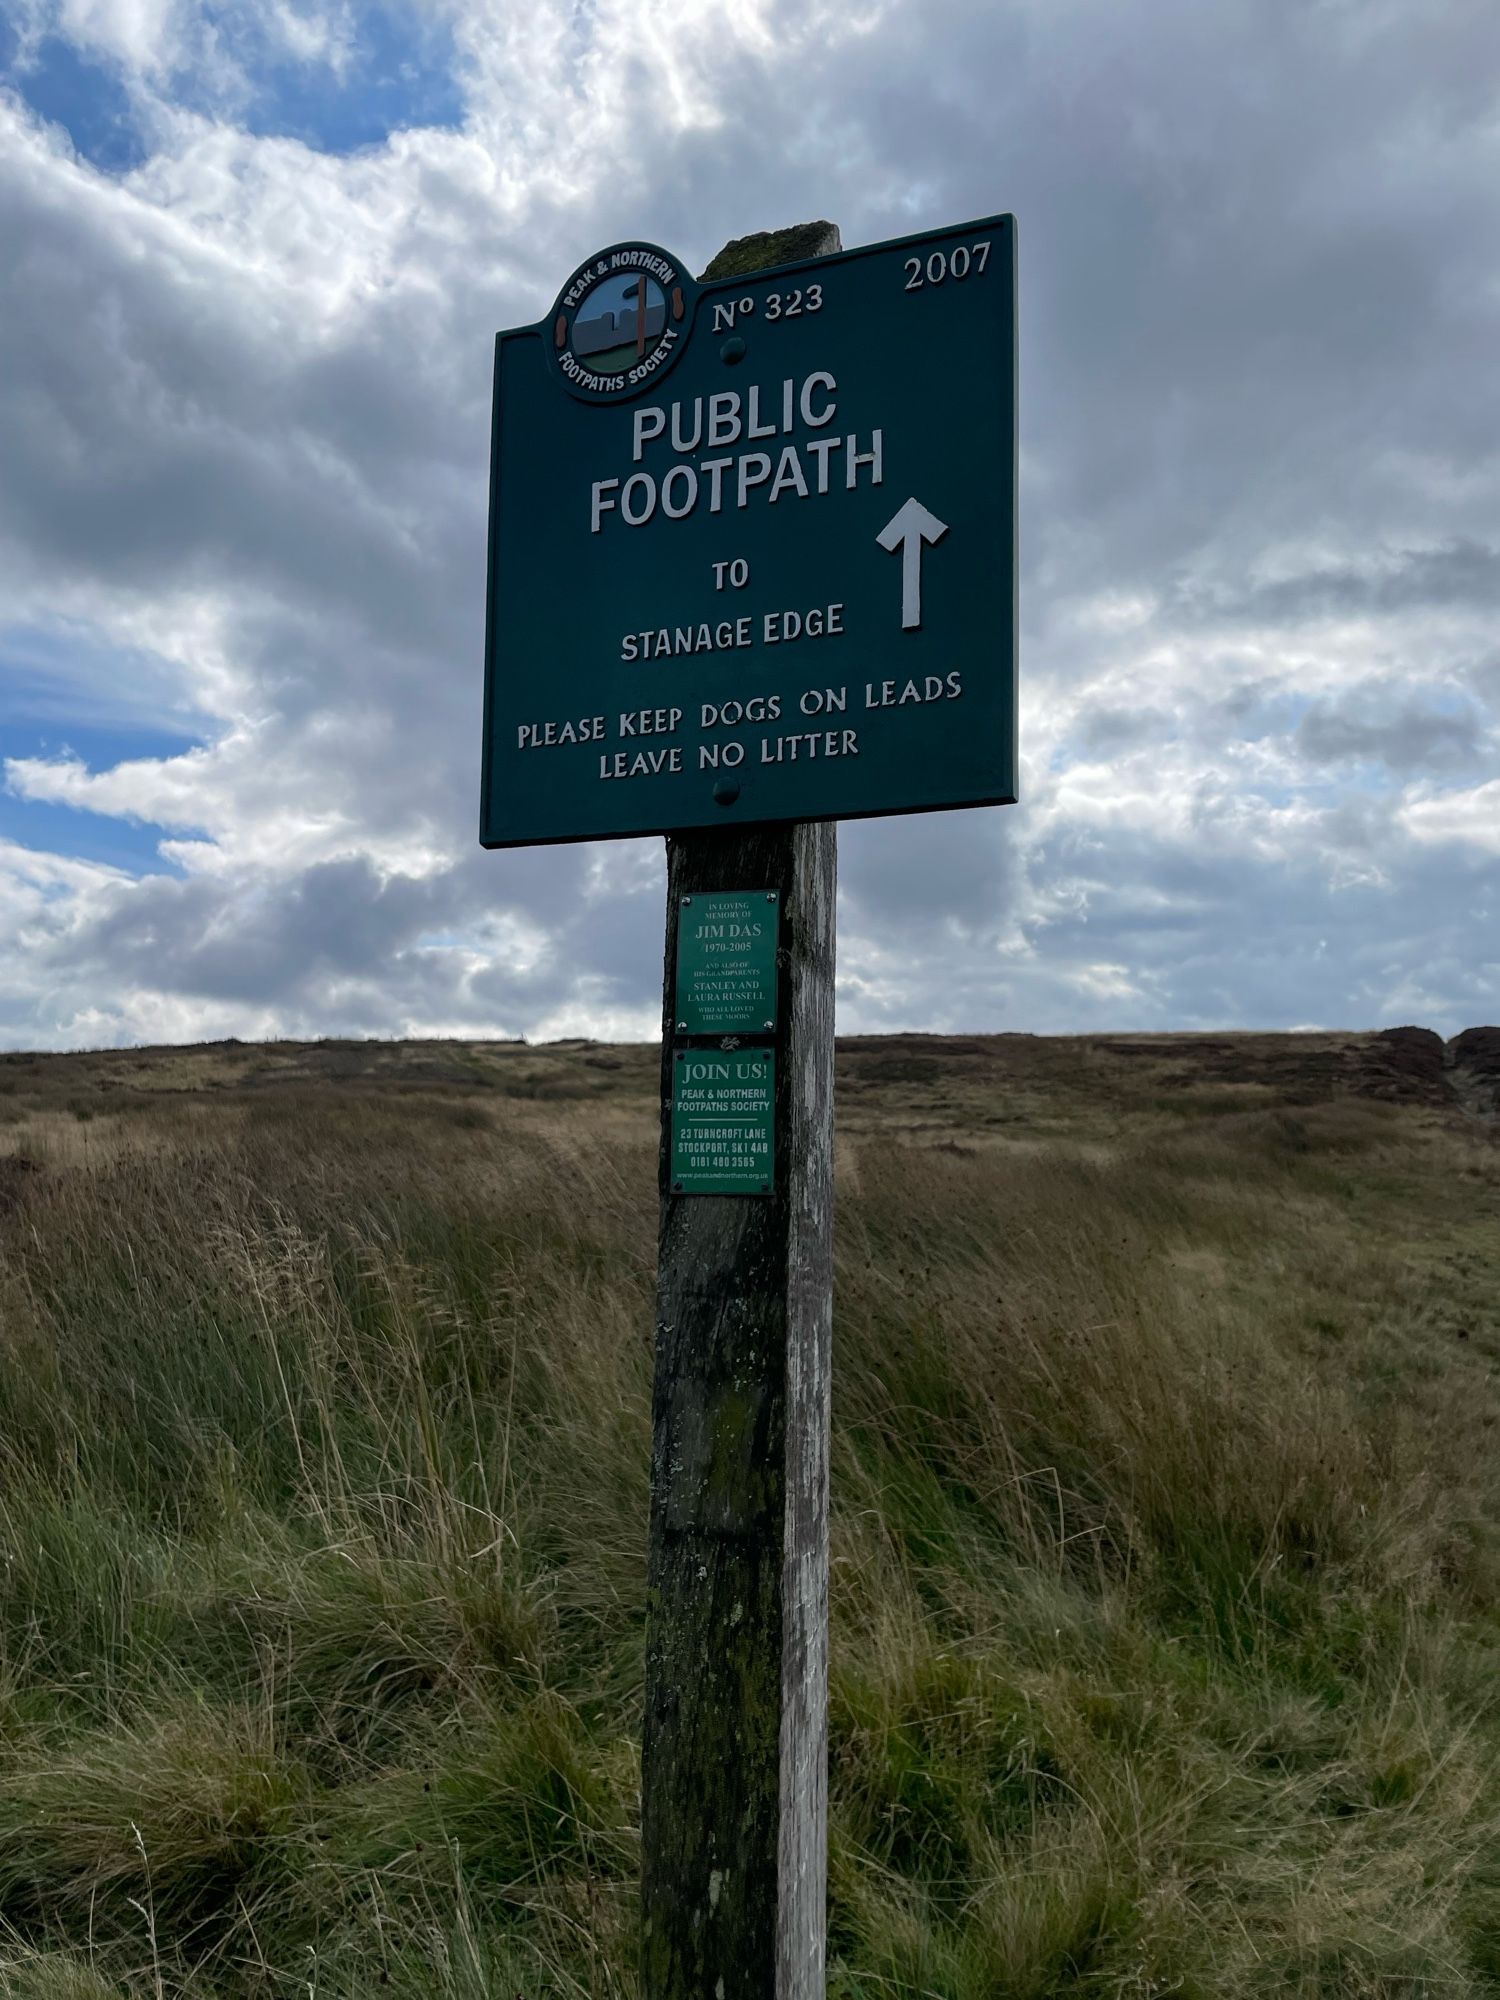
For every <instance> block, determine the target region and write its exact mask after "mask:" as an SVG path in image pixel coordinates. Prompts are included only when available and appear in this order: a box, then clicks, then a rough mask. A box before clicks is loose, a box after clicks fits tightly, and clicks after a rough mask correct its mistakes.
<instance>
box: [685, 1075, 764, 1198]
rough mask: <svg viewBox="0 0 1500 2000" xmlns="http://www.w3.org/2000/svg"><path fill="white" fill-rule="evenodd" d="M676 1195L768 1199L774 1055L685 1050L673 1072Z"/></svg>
mask: <svg viewBox="0 0 1500 2000" xmlns="http://www.w3.org/2000/svg"><path fill="white" fill-rule="evenodd" d="M672 1068H673V1072H674V1076H673V1089H672V1191H673V1193H674V1194H769V1193H770V1192H771V1188H772V1185H773V1181H774V1177H775V1171H774V1161H775V1144H774V1138H775V1112H774V1105H775V1097H776V1058H775V1055H774V1053H773V1051H772V1050H770V1049H701V1050H700V1049H688V1050H682V1051H679V1053H678V1055H677V1058H676V1060H675V1062H674V1063H673V1065H672Z"/></svg>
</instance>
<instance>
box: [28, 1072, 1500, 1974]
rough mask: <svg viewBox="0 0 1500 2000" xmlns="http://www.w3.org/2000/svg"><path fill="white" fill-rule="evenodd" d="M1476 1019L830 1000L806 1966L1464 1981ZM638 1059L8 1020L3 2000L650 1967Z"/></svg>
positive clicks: (1496, 1601)
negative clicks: (1466, 1033) (939, 1033)
mask: <svg viewBox="0 0 1500 2000" xmlns="http://www.w3.org/2000/svg"><path fill="white" fill-rule="evenodd" d="M1496 1040H1497V1042H1500V1037H1497V1038H1496ZM1466 1047H1467V1048H1468V1050H1469V1055H1470V1056H1472V1057H1473V1060H1468V1059H1467V1058H1466V1059H1465V1060H1464V1061H1460V1062H1457V1063H1455V1062H1453V1061H1452V1060H1451V1052H1450V1060H1449V1061H1448V1062H1447V1064H1446V1066H1445V1062H1444V1057H1443V1052H1442V1050H1441V1048H1440V1045H1438V1044H1437V1043H1436V1041H1435V1038H1430V1037H1429V1038H1425V1039H1424V1038H1422V1037H1420V1036H1415V1037H1413V1036H1410V1035H1403V1034H1401V1033H1397V1034H1395V1035H1393V1036H1386V1037H1376V1036H1366V1037H1352V1036H1342V1037H1340V1036H1295V1037H1293V1036H1284V1037H1273V1036H1264V1037H1261V1036H1245V1037H1230V1036H1221V1037H1214V1038H1198V1039H1193V1038H1161V1039H1157V1040H1149V1039H1145V1038H1140V1037H1118V1038H1114V1039H1105V1038H1094V1039H1088V1040H1066V1041H1064V1040H1055V1041H1054V1040H1048V1041H1035V1040H1032V1039H1030V1038H1026V1037H1002V1038H996V1039H993V1040H975V1041H959V1040H935V1039H934V1040H928V1039H925V1038H920V1037H902V1038H888V1039H884V1040H866V1041H854V1042H849V1043H847V1044H845V1045H844V1046H843V1048H842V1050H841V1056H840V1079H839V1120H840V1137H839V1142H838V1202H839V1212H838V1231H839V1237H838V1244H839V1249H838V1260H839V1261H838V1291H837V1303H836V1319H835V1431H836V1435H835V1447H834V1517H835V1518H834V1603H833V1623H834V1635H833V1636H834V1652H833V1670H832V1717H833V1720H832V1800H833V1820H832V1855H831V1867H832V1910H831V1924H832V1951H833V1958H832V1968H831V1977H830V1988H831V1991H832V1992H833V1993H834V1994H835V1995H837V1996H839V2000H855V1996H858V1997H859V2000H887V1996H893V1995H903V1996H905V1995H910V1996H920V1995H932V1996H940V2000H1009V1997H1010V1996H1015V2000H1044V1997H1045V1996H1051V1995H1069V1994H1086V1995H1109V1996H1117V1997H1118V2000H1145V1996H1155V1995H1162V1996H1165V1995H1182V1996H1200V1997H1201V2000H1235V1997H1236V1996H1253V1995H1278V1996H1313V1995H1319V1996H1321V1995H1329V1996H1341V2000H1355V1997H1356V1996H1368V2000H1377V1996H1378V2000H1397V1997H1398V1996H1419V1995H1432V1996H1439V1995H1441V1996H1455V2000H1456V1997H1457V1996H1477V1995H1500V1761H1497V1759H1500V1704H1497V1701H1496V1689H1497V1686H1500V1681H1497V1674H1500V1616H1497V1605H1500V1450H1497V1446H1500V1425H1497V1420H1500V1383H1497V1362H1500V1136H1497V1134H1500V1123H1497V1117H1496V1114H1497V1112H1500V1094H1497V1090H1496V1087H1495V1081H1496V1074H1497V1066H1493V1065H1492V1066H1491V1067H1490V1068H1489V1069H1488V1070H1487V1069H1486V1067H1485V1061H1483V1060H1480V1058H1481V1057H1483V1058H1485V1060H1488V1058H1487V1056H1486V1051H1487V1050H1489V1047H1490V1045H1488V1044H1484V1045H1483V1046H1481V1045H1480V1044H1479V1043H1474V1042H1473V1041H1472V1038H1471V1043H1470V1044H1468V1045H1466ZM1460 1053H1461V1054H1462V1053H1463V1052H1462V1051H1460ZM1491 1053H1493V1051H1491ZM656 1095H657V1079H656V1052H655V1051H654V1050H648V1049H643V1048H622V1049H608V1048H602V1047H593V1046H589V1045H584V1044H564V1045H558V1046H555V1047H549V1048H542V1049H531V1048H526V1047H524V1046H521V1045H496V1044H461V1043H453V1044H441V1045H436V1044H429V1045H404V1046H403V1045H373V1044H372V1045H366V1044H338V1043H323V1044H318V1045H315V1046H301V1045H297V1046H294V1045H277V1046H270V1047H265V1048H259V1047H257V1048H251V1047H240V1046H237V1045H232V1044H231V1045H222V1046H215V1047H211V1048H204V1049H196V1050H158V1051H126V1052H121V1053H118V1054H112V1055H91V1056H72V1057H27V1056H11V1057H0V1994H5V1995H12V1996H26V1997H27V2000H30V1996H37V2000H43V1996H45V2000H105V1996H117V1995H124V1994H131V1995H140V1996H153V2000H164V1996H167V1995H177V1994H186V1995H193V1996H199V2000H202V1996H208V1995H225V1996H250V1995H256V1996H260V1995H265V1996H270V1995H279V1994H285V1995H288V1996H292V1995H299V1996H303V2000H322V1996H327V2000H354V1996H356V1995H358V1996H361V2000H364V1996H369V1995H374V1994H386V1995H389V1996H391V2000H513V1996H515V1995H517V1994H520V1995H524V1996H525V2000H534V1996H538V1995H543V1994H556V1995H583V1994H587V1995H589V1996H591V2000H594V1996H598V2000H606V1996H609V1997H610V2000H612V1996H616V1995H622V1996H626V1995H631V1994H633V1993H634V1992H635V1990H636V1982H635V1973H634V1956H635V1949H634V1936H633V1917H634V1876H635V1869H636V1864H637V1851H636V1841H637V1835H636V1824H637V1808H638V1798H637V1787H638V1773H637V1756H638V1731H639V1714H640V1687H641V1664H642V1648H643V1633H642V1601H643V1567H644V1539H645V1524H646V1511H647V1488H646V1477H647V1449H648V1434H649V1385H650V1366H651V1355H650V1328H651V1312H652V1285H653V1258H654V1241H655V1144H656V1136H655V1103H656Z"/></svg>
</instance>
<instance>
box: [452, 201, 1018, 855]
mask: <svg viewBox="0 0 1500 2000" xmlns="http://www.w3.org/2000/svg"><path fill="white" fill-rule="evenodd" d="M1015 272H1016V235H1015V223H1014V219H1013V218H1012V217H1009V216H990V217H988V218H986V219H984V220H982V221H979V222H975V223H967V224H965V225H964V226H963V227H961V228H956V229H944V230H937V231H933V232H930V233H928V234H925V235H921V236H911V237H905V238H902V239H901V240H899V241H897V242H893V243H881V244H875V245H872V246H870V247H868V248H866V249H862V250H852V251H847V252H845V253H843V254H841V255H838V256H833V257H824V258H818V259H816V260H814V261H812V262H809V263H805V264H794V265H785V266H780V267H778V268H777V269H775V270H774V271H768V272H763V273H761V274H759V275H757V276H752V277H749V278H743V277H741V278H735V279H732V280H724V281H717V282H714V283H712V284H703V285H695V284H694V283H693V282H692V281H691V279H690V278H689V277H688V276H687V275H686V273H685V272H684V271H683V269H682V267H681V265H680V264H679V262H678V260H677V259H675V258H673V257H671V256H669V255H668V253H667V252H665V251H663V250H660V249H658V248H657V247H656V246H654V245H650V244H622V245H617V246H616V247H615V248H614V249H612V250H608V251H605V252H603V253H602V254H601V255H599V256H598V257H595V258H591V259H590V260H589V261H588V262H587V263H585V264H583V265H582V266H580V268H579V269H578V270H577V271H576V272H574V273H573V275H572V277H571V278H570V279H569V280H568V282H567V284H566V285H565V286H564V287H563V289H562V291H561V292H560V293H559V295H558V300H557V304H556V306H555V307H554V309H553V311H552V312H551V313H550V314H549V315H548V317H547V318H546V319H545V320H543V321H542V322H541V323H540V324H538V325H536V326H529V327H520V328H517V329H515V330H514V331H512V332H509V333H502V334H501V335H499V337H498V339H497V341H496V351H495V402H494V412H495V417H494V440H493V449H492V456H491V490H490V551H489V615H488V621H487V622H488V630H487V638H486V662H485V717H484V751H483V786H482V791H483V797H482V806H481V828H480V838H481V840H482V841H483V842H484V844H485V845H486V846H489V847H508V846H518V845H527V844H531V843H536V842H544V841H559V840H593V839H601V838H609V837H612V836H619V835H626V834H641V833H660V832H671V831H674V830H677V829H681V828H688V827H700V826H714V825H724V826H727V825H733V824H736V823H740V824H744V823H749V822H753V821H760V820H791V819H846V818H856V817H860V816H864V815H869V814H876V813H893V812H922V811H929V810H932V809H934V808H938V807H944V806H964V805H993V804H998V803H1002V802H1006V801H1009V800H1011V799H1014V797H1015V793H1016V557H1015V546H1016V513H1015V482H1016V398H1015V371H1016V342H1015V323H1016V287H1015Z"/></svg>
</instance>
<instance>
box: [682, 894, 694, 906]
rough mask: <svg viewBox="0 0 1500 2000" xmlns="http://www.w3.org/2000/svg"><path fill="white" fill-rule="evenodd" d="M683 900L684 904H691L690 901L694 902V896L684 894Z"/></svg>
mask: <svg viewBox="0 0 1500 2000" xmlns="http://www.w3.org/2000/svg"><path fill="white" fill-rule="evenodd" d="M682 900H683V904H684V906H686V905H687V904H689V903H690V902H692V900H693V899H692V897H691V896H684V897H683V899H682Z"/></svg>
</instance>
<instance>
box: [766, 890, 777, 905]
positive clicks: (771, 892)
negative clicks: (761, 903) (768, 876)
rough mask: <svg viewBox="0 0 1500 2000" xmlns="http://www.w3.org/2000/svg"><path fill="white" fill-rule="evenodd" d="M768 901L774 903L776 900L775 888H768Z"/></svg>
mask: <svg viewBox="0 0 1500 2000" xmlns="http://www.w3.org/2000/svg"><path fill="white" fill-rule="evenodd" d="M766 901H767V902H768V903H774V902H775V901H776V891H775V890H774V889H767V891H766Z"/></svg>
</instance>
